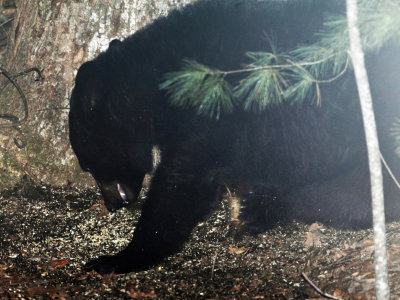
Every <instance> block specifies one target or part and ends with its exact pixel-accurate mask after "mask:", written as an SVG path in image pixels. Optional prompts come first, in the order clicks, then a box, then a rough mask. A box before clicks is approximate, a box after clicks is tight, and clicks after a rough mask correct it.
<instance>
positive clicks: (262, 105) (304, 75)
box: [160, 0, 400, 151]
mask: <svg viewBox="0 0 400 300" xmlns="http://www.w3.org/2000/svg"><path fill="white" fill-rule="evenodd" d="M361 7H362V9H361V10H360V23H359V24H360V25H359V26H360V28H361V29H362V37H363V38H362V42H363V46H364V48H365V49H366V50H368V51H373V50H377V49H379V48H381V47H382V46H383V45H384V44H385V43H386V42H388V41H390V40H393V39H399V33H400V18H398V16H399V15H400V5H399V3H397V2H396V1H394V0H385V1H378V0H361ZM317 35H318V36H320V40H319V41H318V42H316V43H314V44H312V45H301V46H299V47H297V48H296V49H294V50H292V51H290V52H289V53H286V54H285V53H278V50H277V47H276V45H275V43H274V41H273V40H272V39H270V38H268V36H267V39H268V41H269V43H270V48H271V52H248V53H247V56H248V57H249V58H250V59H251V60H252V62H251V63H249V64H248V65H247V66H246V67H245V68H243V69H239V70H229V71H223V70H217V69H212V68H210V67H207V66H204V65H202V64H200V63H198V62H196V61H194V60H190V59H185V60H184V66H183V69H182V71H180V72H174V73H168V74H166V75H165V77H164V79H165V81H164V82H163V83H162V84H161V85H160V89H162V90H166V91H167V94H168V95H169V96H170V99H171V103H172V104H173V105H175V106H178V107H181V108H190V109H194V110H195V111H196V112H197V113H199V114H202V115H208V116H210V117H212V118H217V119H218V118H219V116H220V114H221V113H223V112H226V113H229V112H231V111H232V110H233V108H234V107H235V106H236V105H242V106H243V108H244V109H245V110H252V111H256V112H259V111H262V110H264V109H266V108H267V107H268V106H269V105H274V104H278V103H281V102H282V101H286V100H290V101H293V102H300V103H301V102H303V101H304V100H305V99H316V103H317V104H319V105H320V104H321V101H322V100H321V97H320V88H319V85H320V84H324V83H329V82H332V81H333V80H336V79H337V78H339V77H340V76H342V75H343V74H344V73H345V72H346V71H347V69H348V66H349V56H348V49H349V38H348V27H347V19H346V16H345V15H339V16H331V17H330V18H329V19H328V20H327V21H326V22H325V23H324V28H323V30H322V31H320V32H319V33H317ZM245 73H249V74H248V75H247V76H246V77H245V78H243V79H242V80H240V81H239V82H238V85H237V86H235V87H232V86H231V85H230V84H229V83H228V82H227V81H226V80H225V78H226V77H227V76H230V75H233V74H245ZM399 139H400V138H399ZM399 151H400V150H399Z"/></svg>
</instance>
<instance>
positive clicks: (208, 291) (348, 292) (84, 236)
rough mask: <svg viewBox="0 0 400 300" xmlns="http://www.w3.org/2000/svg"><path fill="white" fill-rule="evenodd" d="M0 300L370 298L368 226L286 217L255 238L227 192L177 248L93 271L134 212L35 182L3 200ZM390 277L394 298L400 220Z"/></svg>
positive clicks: (391, 230) (398, 294)
mask: <svg viewBox="0 0 400 300" xmlns="http://www.w3.org/2000/svg"><path fill="white" fill-rule="evenodd" d="M0 207H1V211H0V299H51V298H57V299H69V298H79V299H129V298H133V299H147V298H153V299H325V298H324V297H322V296H321V295H320V294H318V293H317V291H316V290H315V289H314V288H313V287H312V286H311V284H310V283H308V282H306V281H305V280H304V278H303V277H302V273H304V274H306V276H307V277H308V278H309V279H310V281H312V283H313V284H314V285H315V286H317V287H318V288H319V289H321V290H322V291H323V292H324V293H328V294H330V295H333V296H335V297H337V298H338V299H340V298H342V299H374V298H375V294H374V293H375V292H374V271H373V244H372V232H371V230H364V231H357V232H352V231H338V230H334V229H331V228H327V227H324V226H322V225H319V224H312V225H305V224H301V223H297V222H293V223H292V224H290V225H289V226H286V227H278V228H276V229H274V230H271V231H268V232H266V233H264V234H259V235H256V236H253V235H250V234H248V233H246V232H245V231H244V230H243V229H242V228H241V227H240V226H237V221H236V220H232V218H231V217H230V201H229V197H227V199H226V200H225V201H224V202H223V203H222V204H221V205H220V207H219V208H218V209H217V210H216V211H215V212H214V213H213V214H212V215H211V216H210V218H209V219H208V220H207V221H206V222H203V223H201V224H199V225H198V226H197V227H196V228H195V230H194V231H193V234H192V236H191V239H190V241H189V242H188V243H187V244H186V246H185V247H184V249H182V251H180V252H179V253H177V254H176V255H174V256H172V257H169V258H168V259H166V260H165V262H164V263H163V264H161V265H159V266H156V267H154V268H153V269H151V270H148V271H143V272H138V273H131V274H126V275H107V276H100V275H98V274H96V273H95V272H90V273H87V272H85V271H83V269H82V266H83V265H84V263H85V262H86V261H88V260H90V259H92V258H95V257H97V256H99V255H102V254H111V253H116V252H118V250H119V249H122V248H124V245H126V244H127V243H128V242H129V240H130V239H131V237H132V235H133V232H134V228H135V223H136V220H137V218H138V216H139V212H138V211H137V210H136V211H135V210H132V209H131V210H127V209H123V210H121V211H118V212H116V213H112V214H111V213H108V212H107V211H106V210H105V208H104V206H103V205H102V203H101V196H100V194H99V193H98V191H97V190H96V189H89V190H76V189H73V188H71V187H64V188H52V187H48V186H44V185H40V186H34V185H32V184H31V182H29V181H26V182H24V183H21V184H20V185H18V186H17V187H15V188H14V189H12V190H9V191H3V192H2V193H1V197H0ZM387 232H388V241H389V244H388V254H389V262H388V263H389V277H390V286H391V293H392V298H393V299H400V280H399V278H400V253H399V252H400V223H393V224H390V225H388V227H387Z"/></svg>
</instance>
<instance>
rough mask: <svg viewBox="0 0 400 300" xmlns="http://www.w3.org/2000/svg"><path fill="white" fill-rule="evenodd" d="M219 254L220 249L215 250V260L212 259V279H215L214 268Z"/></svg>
mask: <svg viewBox="0 0 400 300" xmlns="http://www.w3.org/2000/svg"><path fill="white" fill-rule="evenodd" d="M217 256H218V251H216V252H215V255H214V257H213V260H212V266H211V280H213V277H214V268H215V261H216V260H217Z"/></svg>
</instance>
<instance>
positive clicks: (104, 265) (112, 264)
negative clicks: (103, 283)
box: [84, 255, 130, 275]
mask: <svg viewBox="0 0 400 300" xmlns="http://www.w3.org/2000/svg"><path fill="white" fill-rule="evenodd" d="M84 270H85V271H87V272H89V271H93V270H94V271H96V272H97V273H99V274H102V275H103V274H110V273H116V274H120V273H127V272H129V271H130V270H129V269H127V268H126V265H124V264H123V263H122V262H121V260H120V259H119V258H118V257H117V256H111V255H104V256H100V257H99V258H96V259H93V260H90V261H89V262H87V263H86V265H85V266H84Z"/></svg>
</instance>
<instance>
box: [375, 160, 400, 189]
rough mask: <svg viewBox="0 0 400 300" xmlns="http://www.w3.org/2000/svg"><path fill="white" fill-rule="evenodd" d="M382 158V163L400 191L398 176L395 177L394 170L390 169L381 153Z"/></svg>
mask: <svg viewBox="0 0 400 300" xmlns="http://www.w3.org/2000/svg"><path fill="white" fill-rule="evenodd" d="M380 156H381V160H382V163H383V165H384V166H385V168H386V170H387V171H388V173H389V175H390V177H392V179H393V181H394V183H395V184H396V186H397V188H398V189H400V183H399V181H398V180H397V178H396V176H394V174H393V172H392V170H391V169H390V168H389V165H388V164H387V162H386V160H385V158H384V157H383V155H382V153H380Z"/></svg>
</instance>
